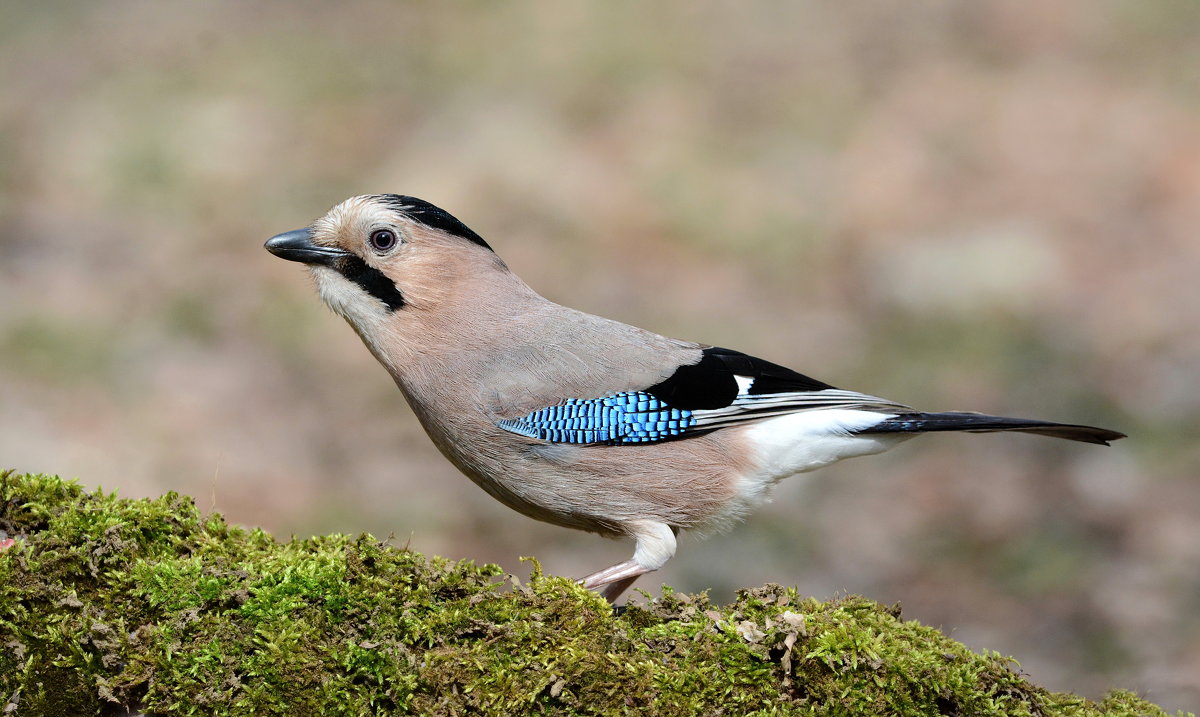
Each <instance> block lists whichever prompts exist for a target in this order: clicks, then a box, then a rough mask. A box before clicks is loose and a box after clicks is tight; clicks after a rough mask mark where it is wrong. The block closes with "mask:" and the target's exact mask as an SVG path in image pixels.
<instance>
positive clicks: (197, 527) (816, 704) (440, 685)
mask: <svg viewBox="0 0 1200 717" xmlns="http://www.w3.org/2000/svg"><path fill="white" fill-rule="evenodd" d="M0 492H2V499H3V502H2V504H0V530H3V531H4V532H5V533H6V534H7V537H6V538H5V536H3V535H0V539H3V542H0V548H2V549H0V645H2V646H3V649H0V705H4V706H3V707H2V709H3V713H4V714H5V715H31V716H37V717H55V716H57V715H71V716H72V717H74V716H77V715H116V714H126V713H127V711H142V712H144V713H145V714H147V715H151V714H169V715H175V714H180V715H355V716H357V715H376V714H378V715H392V714H431V715H432V714H436V715H451V714H458V715H464V714H503V715H512V714H572V715H573V714H587V715H593V714H594V715H608V714H644V715H688V716H691V715H718V714H721V715H747V714H756V715H757V714H762V715H774V714H780V715H791V714H796V715H1005V716H1006V717H1009V716H1012V715H1039V716H1040V715H1081V716H1082V715H1135V714H1136V715H1164V714H1165V713H1164V712H1163V711H1162V710H1161V709H1159V708H1158V707H1156V706H1154V705H1152V704H1149V703H1147V702H1145V701H1143V700H1141V699H1139V698H1138V697H1137V696H1136V695H1134V694H1131V693H1129V692H1124V691H1114V692H1112V693H1110V694H1108V695H1107V696H1105V697H1104V698H1103V699H1102V700H1101V701H1099V702H1092V701H1089V700H1086V699H1083V698H1080V697H1077V696H1074V695H1070V694H1063V693H1052V692H1048V691H1046V690H1044V689H1041V688H1039V687H1036V686H1034V685H1032V684H1030V682H1029V681H1028V680H1027V679H1026V678H1025V677H1023V676H1022V675H1020V674H1019V673H1018V671H1017V670H1016V669H1014V668H1015V663H1014V662H1013V661H1012V660H1010V659H1008V658H1005V657H1002V656H1001V655H999V654H996V653H992V652H984V653H982V654H977V653H974V652H972V651H970V650H968V649H967V648H966V647H964V646H963V645H961V644H959V643H957V642H954V641H953V640H950V639H948V638H947V637H945V636H944V635H942V634H941V633H940V632H938V631H937V630H935V629H933V628H930V627H926V626H923V625H920V624H918V623H916V622H913V621H904V620H901V619H900V616H899V610H898V609H895V608H889V607H885V606H881V605H878V604H876V603H874V602H872V601H870V600H867V599H865V598H861V597H845V598H841V599H837V600H833V601H830V602H818V601H816V600H813V599H811V598H804V597H801V596H800V595H799V594H798V593H797V591H796V590H795V589H794V588H783V587H779V586H774V585H769V586H765V587H761V588H756V589H752V590H744V591H742V592H741V593H739V595H738V597H737V599H736V600H735V601H734V602H733V603H732V604H730V605H722V606H718V605H712V604H710V602H709V600H708V599H707V597H706V596H704V595H684V594H681V593H675V592H672V591H671V590H670V589H667V588H664V591H663V595H662V597H661V598H656V599H652V600H649V601H648V602H647V603H646V604H645V605H641V606H630V607H629V608H628V609H626V610H624V611H623V612H621V613H620V614H615V613H614V611H613V610H612V609H611V608H610V607H609V606H608V605H607V604H606V603H605V602H604V601H603V600H601V599H600V598H598V597H597V596H596V595H594V594H592V593H589V592H587V591H585V590H583V589H581V588H580V587H579V586H578V585H576V584H575V583H574V582H572V581H570V580H566V579H563V578H556V577H548V576H544V575H541V574H540V572H539V571H538V570H537V569H536V566H535V569H534V571H533V575H532V577H531V578H530V580H529V581H528V582H527V583H519V582H518V581H517V580H516V579H514V578H511V577H507V576H505V575H504V574H503V572H502V571H501V569H500V568H499V567H497V566H494V565H475V564H472V563H470V562H466V561H463V562H452V561H448V560H444V559H441V558H425V557H423V556H422V555H419V554H417V553H414V552H412V551H409V550H405V549H402V548H397V547H394V546H390V545H387V544H385V543H381V542H380V541H378V540H376V539H375V538H372V537H371V536H369V535H363V536H360V537H357V538H354V537H347V536H343V535H331V536H327V537H321V538H312V539H309V540H292V541H289V542H281V541H277V540H275V539H274V538H272V537H271V536H270V535H268V534H267V533H265V532H263V531H261V530H248V529H244V528H240V527H236V526H231V525H229V524H228V523H226V522H225V521H224V519H222V518H221V517H220V516H219V515H215V514H213V515H203V514H201V513H200V511H198V510H197V509H196V507H195V505H194V503H193V502H192V500H190V499H189V498H186V497H184V496H181V495H178V494H175V493H168V494H166V495H165V496H162V497H161V498H158V499H154V500H127V499H120V498H117V497H115V496H114V495H111V494H105V493H103V492H92V493H89V492H87V491H85V490H83V489H82V488H81V487H80V486H79V485H77V484H75V483H73V482H68V481H63V480H61V479H59V478H57V477H52V476H46V475H30V474H19V473H15V472H11V471H10V472H4V473H2V474H0Z"/></svg>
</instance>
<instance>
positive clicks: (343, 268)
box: [333, 256, 404, 311]
mask: <svg viewBox="0 0 1200 717" xmlns="http://www.w3.org/2000/svg"><path fill="white" fill-rule="evenodd" d="M333 268H335V269H337V270H338V272H339V273H340V274H341V275H342V276H344V277H346V278H347V279H349V280H350V281H353V282H354V283H355V284H358V285H359V286H361V287H362V289H363V291H365V292H367V293H368V294H370V295H371V296H374V297H375V298H376V299H379V300H380V301H382V302H383V303H384V305H385V306H387V307H388V310H389V311H396V310H398V309H402V308H404V295H403V294H401V293H400V290H399V289H397V288H396V282H394V281H392V280H391V279H389V278H387V277H386V276H384V275H383V272H381V271H379V270H378V269H375V268H373V267H370V266H367V263H366V262H364V261H363V260H362V259H359V258H358V257H356V256H345V257H342V258H340V259H338V260H337V261H336V262H335V263H334V265H333Z"/></svg>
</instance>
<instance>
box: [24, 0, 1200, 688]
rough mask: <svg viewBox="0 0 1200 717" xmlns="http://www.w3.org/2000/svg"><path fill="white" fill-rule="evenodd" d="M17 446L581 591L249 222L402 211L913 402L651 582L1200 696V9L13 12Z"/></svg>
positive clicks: (573, 285) (551, 531) (329, 7)
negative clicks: (778, 604) (898, 427)
mask: <svg viewBox="0 0 1200 717" xmlns="http://www.w3.org/2000/svg"><path fill="white" fill-rule="evenodd" d="M0 8H2V10H3V17H4V22H3V23H0V465H4V466H9V467H14V468H17V469H20V470H25V471H39V472H50V473H58V474H61V475H63V476H68V477H77V478H78V479H79V480H80V481H81V482H82V483H83V484H85V485H87V486H90V487H99V486H102V487H104V488H106V489H116V490H118V491H120V493H121V494H123V495H126V496H130V497H141V496H152V495H158V494H160V493H162V492H164V491H167V490H176V491H181V492H184V493H188V494H191V495H193V496H195V497H196V501H197V503H198V504H199V505H200V506H201V508H203V509H213V510H217V511H220V512H222V513H223V514H225V515H226V516H227V517H228V518H229V519H231V520H233V521H236V522H238V523H242V524H245V525H255V526H262V527H264V528H267V529H269V530H271V531H273V532H274V533H275V534H276V535H278V536H280V537H282V538H286V537H287V536H289V535H297V536H308V535H312V534H320V533H326V532H334V531H338V532H347V533H359V532H362V531H369V532H371V533H374V534H375V535H378V536H380V537H384V536H389V535H392V536H393V540H394V542H395V543H397V544H401V545H410V546H411V547H413V548H414V549H417V550H420V551H423V552H427V553H436V554H440V555H445V556H448V557H452V558H470V559H474V560H477V561H488V562H497V563H499V564H501V565H502V566H504V567H505V568H506V569H507V570H509V571H512V572H514V573H517V574H520V575H526V574H527V573H528V566H527V565H525V564H522V563H521V562H520V561H519V557H520V556H522V555H536V556H537V557H538V558H540V559H541V561H542V564H543V566H544V567H545V568H546V569H547V570H548V571H550V572H554V573H560V574H566V575H572V576H580V575H583V574H586V573H588V572H591V571H592V570H594V569H597V568H599V567H602V566H604V565H607V564H610V563H612V562H616V561H618V560H623V559H625V558H626V557H627V556H628V554H629V551H630V549H631V546H630V545H628V544H621V543H615V542H610V541H605V540H603V539H600V538H597V537H595V536H590V535H587V534H583V533H576V532H572V531H568V530H565V529H560V528H555V527H552V526H548V525H542V524H539V523H535V522H533V521H530V520H528V519H526V518H523V517H521V516H519V515H517V514H516V513H512V512H510V511H509V510H508V509H506V508H504V507H502V506H501V505H499V504H498V503H495V502H494V501H492V499H490V498H489V497H487V496H486V495H485V494H484V493H483V492H482V491H481V490H479V489H478V488H476V487H475V486H474V485H472V484H471V483H470V482H469V481H468V480H466V479H465V478H463V477H462V476H460V475H458V474H457V473H456V472H455V470H454V469H453V468H452V467H451V466H450V465H449V464H448V463H446V462H445V461H444V460H443V459H442V458H441V456H440V455H439V454H438V453H437V451H436V450H435V449H434V447H433V446H432V445H431V444H430V442H429V441H428V440H427V438H426V437H425V436H424V434H423V433H422V431H421V429H420V427H419V426H418V425H417V423H416V421H415V420H414V419H413V417H412V415H411V413H410V412H409V410H408V408H407V406H406V405H405V403H404V400H403V398H402V396H401V395H400V394H399V393H398V392H397V391H396V390H395V388H394V386H393V385H392V383H391V381H390V379H389V378H388V376H387V375H386V373H385V372H384V371H383V370H382V369H381V368H380V367H379V366H377V365H376V363H375V362H374V360H373V359H372V358H371V356H370V355H369V354H368V353H367V351H366V350H365V349H364V348H363V347H362V346H361V345H360V342H359V340H358V339H357V337H356V336H355V335H354V333H353V332H352V331H351V330H350V329H349V327H347V326H346V325H345V324H344V323H343V322H342V321H341V320H340V319H338V318H336V317H335V316H333V315H332V314H331V313H330V312H328V311H327V310H325V309H324V308H323V307H322V306H321V305H320V303H319V301H318V299H317V297H316V295H315V293H314V292H313V290H312V287H311V285H310V282H309V280H308V278H307V277H306V274H305V272H304V271H303V270H302V269H301V268H300V267H299V266H297V265H295V264H291V263H288V262H283V261H280V260H278V259H275V258H273V257H271V256H270V255H268V254H267V253H266V252H265V251H263V249H262V242H263V241H264V240H265V239H267V238H268V237H270V236H271V235H273V234H275V233H277V232H280V231H284V230H289V229H294V228H298V227H302V226H304V225H306V224H308V223H309V222H310V221H311V220H312V219H314V218H315V217H317V216H318V215H320V214H322V213H323V212H324V211H325V210H326V209H328V208H329V207H330V206H331V205H333V204H335V203H337V202H338V201H340V200H341V199H343V198H345V197H347V196H350V195H354V194H361V193H372V192H396V193H404V194H412V195H416V196H419V197H422V198H424V199H428V200H430V201H432V202H434V203H435V204H438V205H441V206H443V207H445V208H447V209H448V210H449V211H451V212H452V213H453V214H455V215H456V216H458V217H459V218H460V219H462V220H463V221H464V222H465V223H466V224H467V225H469V226H470V227H472V228H473V229H475V230H476V231H478V232H479V233H480V234H482V235H483V236H484V237H485V238H486V239H487V240H488V241H489V242H490V243H491V244H492V245H493V246H494V247H495V248H496V250H497V252H498V253H499V254H500V255H501V256H503V257H504V258H505V259H506V260H507V261H508V263H509V264H510V266H512V267H513V268H514V270H516V271H517V272H518V273H519V274H520V275H521V276H523V277H524V278H525V279H526V280H527V281H528V282H529V283H530V284H531V285H532V286H534V288H536V289H538V290H539V291H541V292H542V293H543V294H544V295H546V296H547V297H549V298H551V299H553V300H556V301H559V302H560V303H565V304H568V305H570V306H574V307H577V308H580V309H583V310H586V311H591V312H594V313H599V314H602V315H605V316H610V317H613V318H617V319H620V320H624V321H627V322H630V323H634V324H638V325H641V326H644V327H647V328H650V329H652V330H655V331H658V332H660V333H664V334H668V335H672V336H678V337H683V338H689V339H694V340H699V341H704V342H708V343H712V344H717V345H722V346H728V347H733V348H738V349H740V350H743V351H746V352H747V353H751V354H755V355H758V356H762V357H763V358H767V359H770V360H772V361H775V362H778V363H783V364H786V365H789V366H791V367H793V368H796V369H797V370H800V371H801V372H804V373H808V374H811V375H813V376H815V377H817V378H820V379H823V380H825V381H827V382H830V383H833V384H835V385H838V386H845V387H847V388H854V389H858V390H861V391H864V392H867V393H872V394H877V395H883V396H887V397H889V398H893V399H896V400H899V401H903V402H906V403H911V404H914V405H917V406H920V407H924V408H928V409H931V410H938V409H970V410H981V411H987V412H990V413H1000V414H1008V415H1018V416H1030V417H1039V418H1047V419H1057V420H1062V421H1068V422H1083V423H1092V424H1096V425H1101V426H1105V427H1110V428H1115V429H1119V430H1122V431H1125V432H1127V433H1129V434H1130V436H1131V437H1130V438H1129V439H1127V440H1125V441H1121V442H1120V443H1119V444H1117V445H1115V446H1114V447H1112V448H1108V449H1105V448H1100V447H1094V446H1086V445H1082V444H1071V443H1066V442H1061V441H1050V440H1044V439H1038V438H1032V437H1027V436H1001V435H992V436H975V435H965V436H950V435H945V436H936V437H929V438H926V439H924V440H919V441H913V442H912V443H909V444H906V445H905V446H903V447H902V448H900V449H897V450H896V451H893V452H891V453H889V454H888V455H886V456H883V457H869V458H862V459H858V460H857V461H851V462H848V463H845V464H842V465H839V466H836V467H833V468H830V469H826V470H824V471H822V472H819V473H817V474H813V475H811V476H809V477H806V478H799V479H793V480H791V481H789V482H787V483H785V484H782V485H781V486H780V487H779V489H778V490H777V491H776V493H775V499H774V502H773V503H771V504H770V505H768V506H766V507H764V508H763V509H762V510H760V511H759V512H758V513H757V514H756V515H754V516H753V519H752V520H751V522H750V524H749V525H743V526H741V527H738V528H737V529H735V530H733V531H732V532H731V533H730V534H728V535H724V536H719V537H716V538H713V539H710V540H708V541H706V542H703V543H701V542H700V541H699V540H697V539H696V538H695V537H694V536H693V537H684V538H683V539H682V541H681V545H680V551H679V555H678V557H677V558H676V559H675V560H674V561H672V562H671V563H670V565H669V566H668V567H667V568H666V569H665V570H663V571H662V572H661V573H659V574H656V575H654V576H651V578H650V579H643V580H642V581H641V583H640V586H641V587H642V588H644V589H648V590H650V591H652V592H655V593H656V592H657V590H658V586H659V585H660V584H661V583H663V582H665V583H668V584H671V585H674V586H676V587H677V588H679V589H682V590H687V591H700V590H705V589H711V593H712V595H713V597H714V598H715V599H718V600H727V599H729V598H730V597H731V596H732V594H733V591H734V589H735V588H736V587H738V586H753V585H758V584H761V583H764V582H780V583H785V584H793V585H798V586H799V587H800V589H801V590H802V591H805V592H807V593H810V594H812V595H815V596H818V597H820V598H829V597H833V596H836V595H839V594H843V593H848V592H849V593H861V594H864V595H867V596H870V597H872V598H875V599H877V600H879V601H882V602H885V603H891V602H897V601H899V602H901V603H902V604H903V609H904V615H905V616H906V617H908V618H914V619H919V620H921V621H923V622H925V623H928V624H932V625H937V626H940V627H941V628H943V629H944V630H945V631H946V632H948V633H949V634H950V635H952V636H953V637H955V638H957V639H960V640H962V641H964V642H966V643H967V644H968V645H970V646H971V647H973V648H975V649H977V650H981V649H993V650H998V651H1000V652H1002V653H1006V654H1010V655H1013V656H1015V657H1016V658H1017V659H1018V660H1019V661H1020V663H1021V665H1022V669H1024V670H1025V671H1026V672H1028V673H1029V674H1031V675H1032V677H1033V679H1034V680H1035V681H1036V682H1038V683H1040V684H1043V685H1045V686H1047V687H1050V688H1052V689H1056V690H1071V691H1076V692H1080V693H1082V694H1084V695H1086V696H1090V697H1093V698H1094V697H1097V696H1099V695H1100V694H1101V693H1103V692H1104V691H1105V690H1106V689H1108V688H1110V687H1125V688H1130V689H1134V690H1137V691H1138V692H1140V693H1142V694H1144V695H1147V696H1148V697H1149V698H1151V699H1152V700H1155V701H1157V702H1159V703H1160V704H1162V705H1163V706H1164V707H1167V708H1169V709H1179V708H1189V709H1193V710H1194V709H1196V708H1197V707H1198V706H1200V686H1198V683H1200V480H1198V476H1200V455H1198V449H1197V431H1198V430H1200V377H1198V373H1200V331H1198V330H1197V327H1198V326H1200V290H1198V289H1197V276H1198V275H1200V237H1198V236H1197V231H1198V227H1200V72H1197V67H1200V4H1197V3H1195V2H1193V1H1191V0H1160V1H1158V2H1153V3H1148V2H1142V1H1139V0H1109V1H1102V2H1092V1H1085V0H1052V1H1049V2H1039V3H1029V2H1019V1H1018V0H987V1H980V2H971V3H959V2H951V1H950V0H935V1H933V2H925V3H899V2H892V3H868V4H860V3H817V2H782V1H780V2H752V3H732V2H696V1H695V0H670V1H667V2H660V3H654V4H648V3H634V2H610V3H592V4H568V3H562V4H559V3H536V2H523V3H522V2H517V3H506V4H498V3H483V2H462V3H397V2H382V1H380V2H370V1H367V2H348V3H338V4H334V3H315V2H302V3H295V2H283V1H282V0H279V1H274V2H272V1H267V2H259V3H253V4H250V3H237V2H232V1H225V0H216V1H213V2H208V3H176V2H151V1H150V0H145V1H116V2H107V3H84V2H54V1H48V2H39V3H27V2H17V1H15V0H3V2H0Z"/></svg>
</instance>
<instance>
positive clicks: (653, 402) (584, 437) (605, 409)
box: [499, 391, 696, 445]
mask: <svg viewBox="0 0 1200 717" xmlns="http://www.w3.org/2000/svg"><path fill="white" fill-rule="evenodd" d="M695 422H696V419H695V417H694V416H693V415H692V412H691V411H688V410H681V409H678V408H672V407H670V406H668V405H667V404H665V403H663V402H662V401H661V400H659V399H658V398H655V397H654V396H653V395H651V394H649V393H645V392H643V391H630V392H626V393H618V394H614V395H612V396H607V397H605V398H592V399H577V398H568V399H567V400H566V401H563V402H562V403H560V404H558V405H557V406H550V407H548V408H543V409H540V410H537V411H534V412H533V413H530V414H528V415H526V416H522V417H521V418H516V419H511V420H504V421H500V423H499V426H500V427H501V428H503V429H504V430H506V431H512V432H513V433H519V434H521V435H523V436H529V437H530V438H540V439H542V440H544V441H550V442H551V443H607V444H609V445H617V444H628V443H654V442H656V441H663V440H667V439H670V438H678V437H680V436H682V435H683V434H684V433H685V432H687V430H688V429H689V428H691V427H692V426H693V425H694V424H695Z"/></svg>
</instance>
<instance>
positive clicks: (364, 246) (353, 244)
mask: <svg viewBox="0 0 1200 717" xmlns="http://www.w3.org/2000/svg"><path fill="white" fill-rule="evenodd" d="M266 248H267V251H269V252H271V253H272V254H274V255H275V256H278V257H280V258H283V259H289V260H291V261H298V262H301V263H303V264H306V265H307V266H308V268H309V270H310V271H311V272H312V275H313V278H314V279H315V280H316V282H317V288H318V290H319V291H320V294H321V298H322V299H323V300H324V301H325V303H326V304H328V305H329V307H330V308H331V309H333V310H334V311H335V312H337V313H338V314H340V315H341V316H343V317H345V318H346V320H348V321H349V322H350V323H351V324H352V325H353V326H354V328H355V329H357V330H358V332H359V333H360V334H364V338H366V336H367V335H369V334H375V333H377V332H378V330H379V329H380V328H381V327H383V326H385V325H387V324H388V323H389V322H390V321H391V320H392V319H394V318H396V317H397V315H398V314H401V313H403V312H413V311H417V312H420V311H422V310H428V309H437V308H440V307H442V305H444V304H445V303H446V302H447V301H448V300H449V299H451V298H453V297H455V296H461V295H462V293H463V292H465V291H468V289H467V288H466V287H467V286H468V282H471V281H472V280H478V279H480V278H484V277H486V276H487V275H488V274H496V273H497V272H502V273H507V267H505V265H504V262H502V261H501V260H500V258H499V257H497V256H496V254H495V253H494V252H493V251H492V249H491V247H489V246H488V245H487V242H485V241H484V240H483V239H482V238H481V237H480V236H479V235H478V234H476V233H475V232H473V231H471V230H470V229H468V228H467V226H466V225H465V224H463V223H462V222H460V221H459V220H457V219H455V218H454V217H453V216H451V215H450V214H449V213H448V212H446V211H445V210H442V209H439V208H438V207H435V206H434V205H432V204H430V203H429V202H426V201H424V200H421V199H417V198H415V197H408V196H403V195H399V194H370V195H364V196H359V197H351V198H350V199H347V200H346V201H344V202H342V203H341V204H338V205H337V206H335V207H334V208H333V209H330V210H329V212H328V213H327V214H325V216H323V217H321V218H320V219H318V220H316V221H315V222H313V223H312V226H309V227H307V228H305V229H297V230H295V231H290V232H286V233H284V234H279V235H278V236H274V237H272V238H270V239H269V240H267V243H266Z"/></svg>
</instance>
